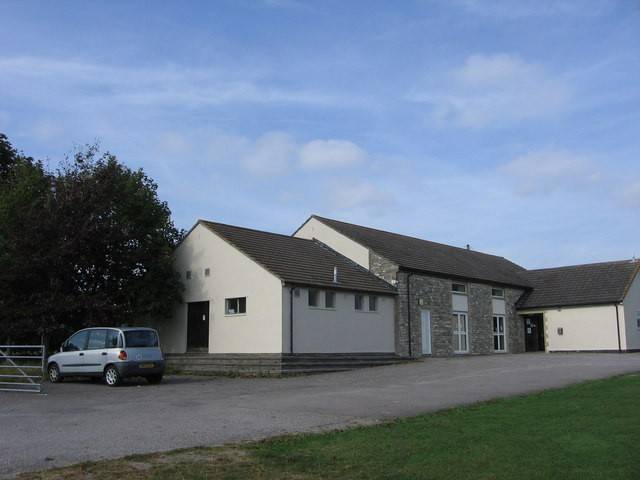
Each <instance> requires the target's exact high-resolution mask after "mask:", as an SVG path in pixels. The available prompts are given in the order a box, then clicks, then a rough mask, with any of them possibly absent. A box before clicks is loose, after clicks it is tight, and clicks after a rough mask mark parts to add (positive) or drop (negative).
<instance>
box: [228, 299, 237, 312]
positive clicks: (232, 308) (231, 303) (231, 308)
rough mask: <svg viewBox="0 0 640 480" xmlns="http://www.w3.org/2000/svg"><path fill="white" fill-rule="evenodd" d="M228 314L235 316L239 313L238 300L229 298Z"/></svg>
mask: <svg viewBox="0 0 640 480" xmlns="http://www.w3.org/2000/svg"><path fill="white" fill-rule="evenodd" d="M226 313H227V314H229V315H233V314H235V313H238V299H237V298H227V304H226Z"/></svg>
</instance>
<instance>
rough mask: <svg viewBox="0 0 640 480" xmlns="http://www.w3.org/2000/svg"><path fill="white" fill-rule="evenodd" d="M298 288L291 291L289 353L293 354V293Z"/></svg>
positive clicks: (292, 288)
mask: <svg viewBox="0 0 640 480" xmlns="http://www.w3.org/2000/svg"><path fill="white" fill-rule="evenodd" d="M295 289H296V287H293V286H292V287H291V288H290V289H289V353H293V292H294V291H295Z"/></svg>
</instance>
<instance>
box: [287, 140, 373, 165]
mask: <svg viewBox="0 0 640 480" xmlns="http://www.w3.org/2000/svg"><path fill="white" fill-rule="evenodd" d="M366 158H367V154H366V152H365V151H364V150H363V149H362V148H360V147H359V146H357V145H356V144H355V143H353V142H349V141H347V140H313V141H311V142H309V143H307V144H305V145H303V146H302V148H301V149H300V153H299V162H300V166H302V167H303V168H306V169H309V170H319V169H328V168H334V167H351V166H353V165H357V164H359V163H362V162H364V161H365V160H366Z"/></svg>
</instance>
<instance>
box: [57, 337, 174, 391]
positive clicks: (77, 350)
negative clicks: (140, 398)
mask: <svg viewBox="0 0 640 480" xmlns="http://www.w3.org/2000/svg"><path fill="white" fill-rule="evenodd" d="M47 373H48V376H49V381H51V382H52V383H57V382H61V381H62V380H63V379H64V377H65V376H70V377H102V378H103V379H104V381H105V383H106V384H107V385H109V386H111V387H115V386H116V385H119V384H120V382H121V381H122V379H123V378H126V377H145V378H146V379H147V381H148V382H149V383H160V382H161V381H162V375H163V374H164V358H163V356H162V351H161V350H160V339H159V337H158V332H156V331H155V330H154V329H152V328H141V327H126V328H125V327H123V328H102V327H101V328H85V329H84V330H80V331H78V332H76V333H74V334H73V335H71V336H70V337H69V338H68V339H67V340H66V341H65V342H64V343H63V344H62V346H61V347H60V353H56V354H55V355H51V356H50V357H49V359H48V361H47Z"/></svg>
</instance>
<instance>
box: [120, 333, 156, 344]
mask: <svg viewBox="0 0 640 480" xmlns="http://www.w3.org/2000/svg"><path fill="white" fill-rule="evenodd" d="M124 341H125V344H126V346H127V348H151V347H157V346H158V336H157V335H156V332H154V331H153V330H128V331H126V332H124Z"/></svg>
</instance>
